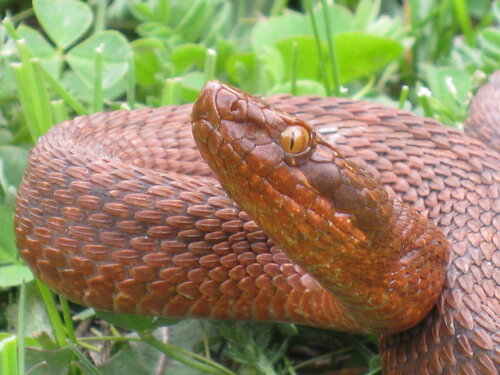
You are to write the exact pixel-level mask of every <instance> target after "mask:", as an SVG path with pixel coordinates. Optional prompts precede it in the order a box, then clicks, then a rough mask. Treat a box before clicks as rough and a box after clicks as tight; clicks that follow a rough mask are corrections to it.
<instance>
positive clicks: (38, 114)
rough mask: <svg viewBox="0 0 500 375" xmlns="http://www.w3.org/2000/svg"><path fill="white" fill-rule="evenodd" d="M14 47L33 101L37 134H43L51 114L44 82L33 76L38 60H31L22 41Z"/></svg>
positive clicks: (49, 125)
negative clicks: (17, 52)
mask: <svg viewBox="0 0 500 375" xmlns="http://www.w3.org/2000/svg"><path fill="white" fill-rule="evenodd" d="M16 46H17V49H18V51H19V57H20V59H21V63H22V64H23V67H24V74H25V76H26V80H27V81H28V83H29V88H30V90H29V95H30V97H31V99H32V100H33V111H34V117H35V119H36V127H37V129H38V134H39V135H41V134H43V133H44V132H45V131H46V129H49V128H50V127H51V126H52V114H51V113H50V101H49V97H48V94H47V90H46V88H45V84H44V82H43V81H42V80H41V79H40V77H39V76H38V75H37V74H35V68H34V66H33V64H34V63H36V62H37V61H38V59H36V58H33V56H32V54H31V52H30V51H29V49H28V47H27V46H26V41H25V40H24V39H19V40H17V41H16Z"/></svg>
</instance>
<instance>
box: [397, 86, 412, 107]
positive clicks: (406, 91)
mask: <svg viewBox="0 0 500 375" xmlns="http://www.w3.org/2000/svg"><path fill="white" fill-rule="evenodd" d="M409 92H410V88H409V87H408V86H406V85H403V86H401V92H400V93H399V104H398V108H399V109H403V108H404V107H405V103H406V99H408V94H409Z"/></svg>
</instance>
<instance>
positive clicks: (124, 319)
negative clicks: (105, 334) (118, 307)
mask: <svg viewBox="0 0 500 375" xmlns="http://www.w3.org/2000/svg"><path fill="white" fill-rule="evenodd" d="M96 315H97V316H98V317H99V318H101V319H104V320H106V321H108V322H110V323H112V324H114V325H116V326H119V327H122V328H126V329H133V330H136V331H144V330H151V329H152V328H153V320H154V318H151V317H146V316H140V315H134V314H116V313H112V312H108V311H100V310H99V311H96Z"/></svg>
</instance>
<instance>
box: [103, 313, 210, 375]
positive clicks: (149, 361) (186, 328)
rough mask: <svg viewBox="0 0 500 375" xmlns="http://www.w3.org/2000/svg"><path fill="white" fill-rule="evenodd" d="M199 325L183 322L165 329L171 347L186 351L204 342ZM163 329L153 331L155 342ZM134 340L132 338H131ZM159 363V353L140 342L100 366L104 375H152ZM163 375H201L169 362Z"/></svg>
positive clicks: (125, 348) (195, 322)
mask: <svg viewBox="0 0 500 375" xmlns="http://www.w3.org/2000/svg"><path fill="white" fill-rule="evenodd" d="M201 328H202V326H201V323H200V322H199V321H196V320H192V319H186V320H183V321H181V322H179V323H178V324H175V325H173V326H170V327H168V341H169V343H170V344H172V345H175V346H177V347H179V348H183V349H186V350H190V351H191V350H193V347H194V346H195V345H197V344H199V343H200V342H201V341H202V340H203V334H204V332H203V330H202V329H201ZM161 334H162V329H160V330H157V331H155V336H156V337H157V338H158V339H160V340H161V339H162V337H161ZM132 336H133V337H134V336H135V335H132ZM161 361H162V353H160V352H159V351H157V350H153V349H152V348H151V346H150V345H147V344H145V343H143V342H129V344H128V345H127V346H125V347H124V348H123V349H122V350H120V351H119V352H118V353H116V354H115V355H114V356H113V357H112V358H111V359H110V360H109V361H107V362H106V363H105V364H103V365H101V366H99V369H100V370H101V371H102V372H103V374H144V375H154V374H156V373H157V368H158V366H159V365H160V363H161ZM164 373H165V374H175V375H198V374H201V372H200V371H198V370H195V369H193V368H192V367H190V366H187V365H184V364H181V363H179V362H177V361H174V360H169V361H168V362H167V366H166V368H165V369H164Z"/></svg>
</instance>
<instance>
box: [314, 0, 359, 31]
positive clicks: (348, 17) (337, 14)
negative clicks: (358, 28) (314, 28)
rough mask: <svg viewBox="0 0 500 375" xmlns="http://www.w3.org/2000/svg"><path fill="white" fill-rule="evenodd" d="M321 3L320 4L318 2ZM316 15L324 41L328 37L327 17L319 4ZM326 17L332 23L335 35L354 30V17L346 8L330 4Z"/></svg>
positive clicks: (315, 11)
mask: <svg viewBox="0 0 500 375" xmlns="http://www.w3.org/2000/svg"><path fill="white" fill-rule="evenodd" d="M318 3H319V2H318ZM314 13H315V15H316V20H317V22H318V29H319V35H320V36H321V38H322V39H323V40H326V39H325V36H326V25H325V17H324V15H323V7H322V6H321V5H320V4H318V6H317V7H316V8H315V10H314ZM326 16H327V18H328V19H329V21H330V27H331V32H332V34H333V35H336V34H338V33H341V32H344V31H348V30H352V29H353V28H354V17H353V15H352V13H351V12H350V11H349V9H347V8H346V7H343V6H342V5H338V4H330V5H328V8H327V9H326Z"/></svg>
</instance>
